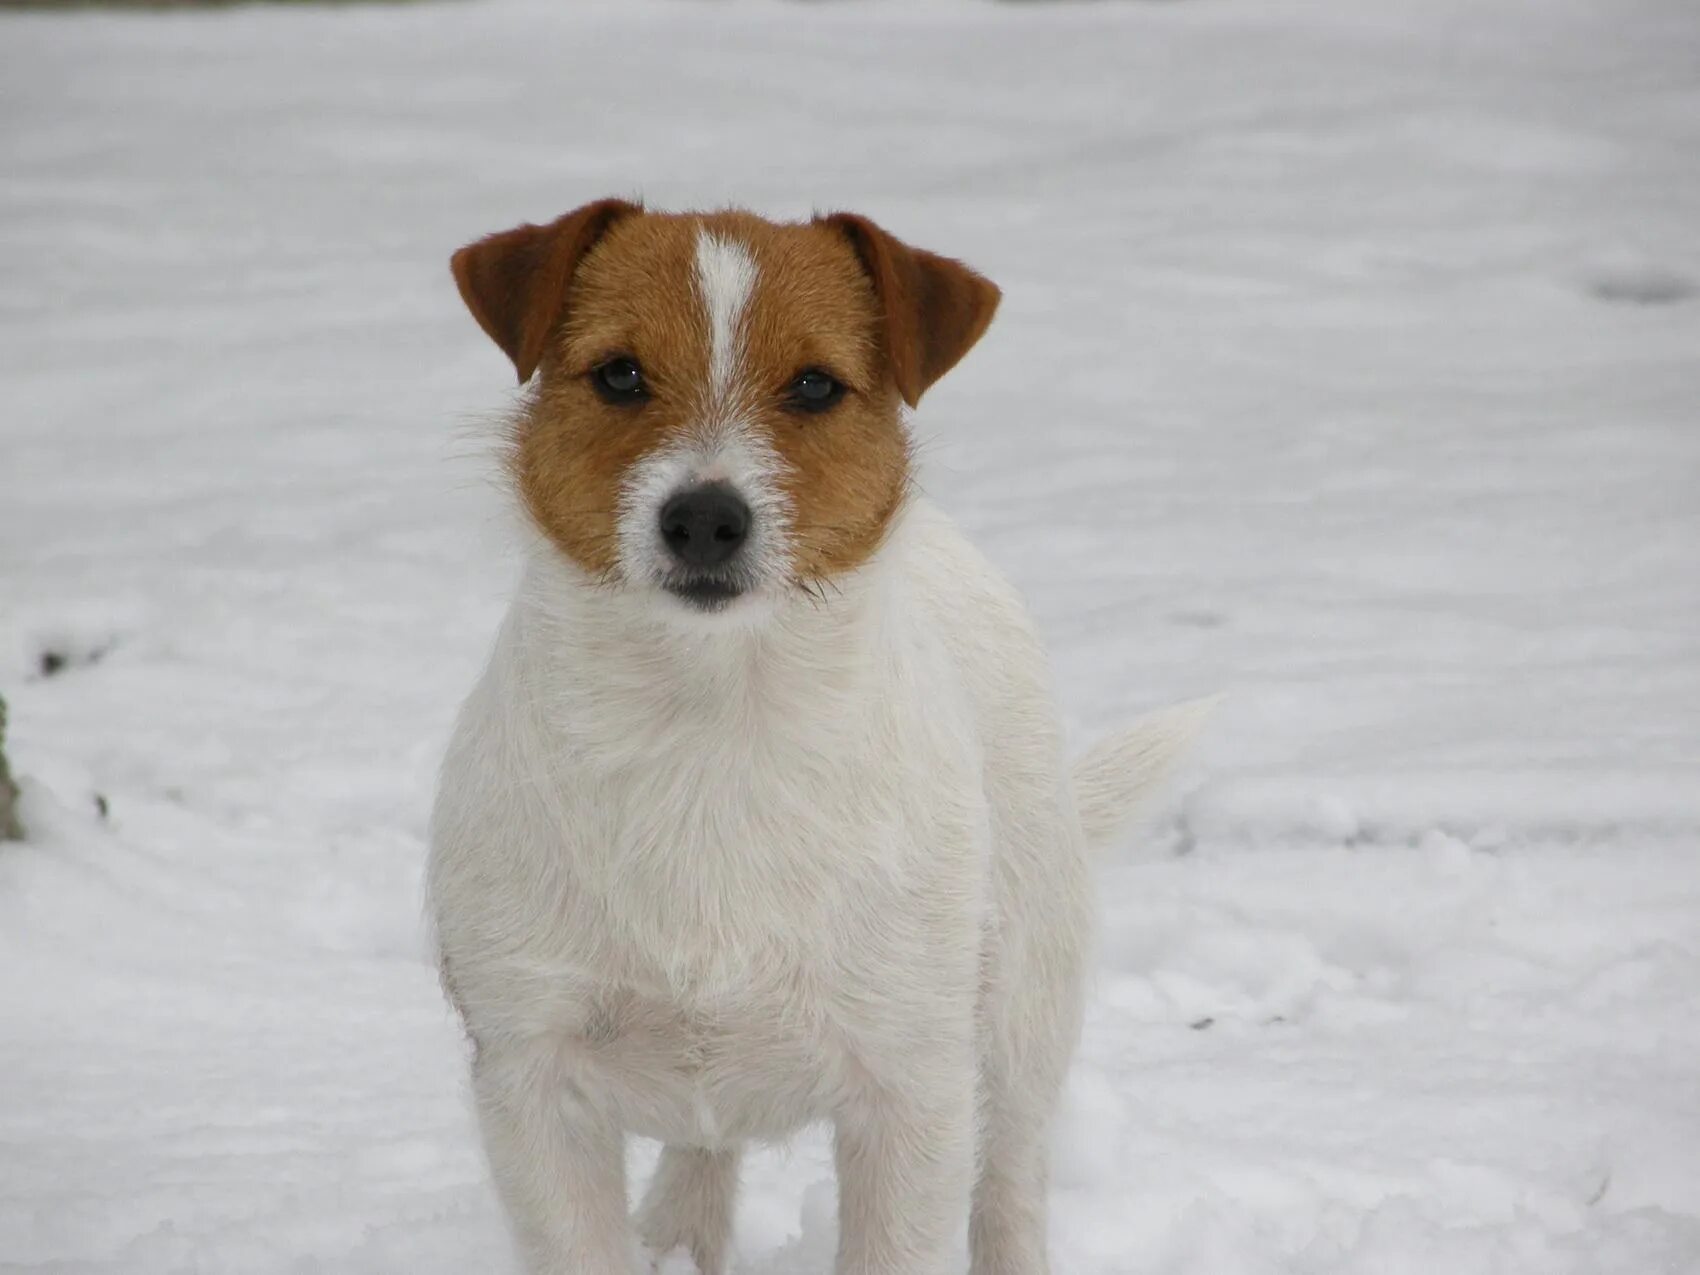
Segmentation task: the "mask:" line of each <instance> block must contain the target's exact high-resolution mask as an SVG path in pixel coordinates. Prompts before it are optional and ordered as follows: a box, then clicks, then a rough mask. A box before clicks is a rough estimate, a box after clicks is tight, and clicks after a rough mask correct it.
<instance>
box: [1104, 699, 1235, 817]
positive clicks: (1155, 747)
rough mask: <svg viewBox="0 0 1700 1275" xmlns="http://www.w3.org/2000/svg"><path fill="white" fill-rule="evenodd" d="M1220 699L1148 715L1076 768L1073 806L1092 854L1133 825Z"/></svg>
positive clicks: (1193, 701)
mask: <svg viewBox="0 0 1700 1275" xmlns="http://www.w3.org/2000/svg"><path fill="white" fill-rule="evenodd" d="M1221 698H1222V697H1221V696H1220V695H1211V696H1208V697H1206V698H1204V699H1194V700H1187V701H1186V702H1184V703H1181V704H1172V705H1170V706H1169V707H1168V708H1160V709H1158V710H1157V711H1156V712H1153V713H1147V714H1146V715H1145V716H1144V717H1141V718H1140V719H1139V720H1138V721H1136V722H1135V723H1134V724H1133V725H1132V726H1129V727H1128V728H1127V729H1126V730H1123V731H1118V732H1117V733H1116V734H1114V735H1110V736H1108V737H1107V738H1104V739H1101V740H1099V741H1098V742H1097V743H1096V744H1094V745H1093V746H1092V747H1091V748H1089V749H1087V751H1086V753H1085V755H1084V756H1082V757H1081V758H1080V759H1079V760H1078V761H1076V762H1075V763H1074V770H1073V782H1074V801H1075V805H1076V807H1077V808H1078V809H1079V811H1080V824H1081V827H1082V828H1083V829H1084V830H1085V832H1086V844H1087V845H1088V846H1089V847H1090V848H1091V849H1093V850H1101V849H1103V848H1104V847H1105V846H1107V845H1109V844H1110V843H1111V842H1112V841H1114V840H1115V838H1116V834H1117V833H1119V832H1121V831H1123V830H1124V829H1125V828H1126V827H1127V826H1128V824H1129V823H1130V822H1132V819H1133V816H1134V814H1135V812H1136V811H1138V809H1139V807H1140V806H1141V805H1143V804H1144V802H1145V801H1146V799H1147V798H1149V797H1150V796H1151V794H1152V793H1153V792H1154V791H1155V790H1156V789H1157V787H1158V786H1159V785H1160V784H1161V783H1162V782H1163V780H1164V779H1165V778H1167V777H1168V774H1169V771H1170V770H1171V769H1172V768H1173V767H1174V764H1175V761H1176V759H1177V758H1179V757H1180V755H1181V754H1182V753H1184V752H1185V751H1186V749H1187V746H1188V745H1189V744H1191V743H1192V741H1193V740H1194V739H1195V738H1196V737H1197V735H1198V732H1199V730H1200V729H1201V728H1202V727H1203V725H1204V722H1205V719H1206V718H1208V717H1209V716H1210V714H1211V712H1212V711H1213V710H1214V709H1215V707H1216V705H1217V704H1218V703H1220V702H1221Z"/></svg>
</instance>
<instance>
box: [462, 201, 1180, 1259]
mask: <svg viewBox="0 0 1700 1275" xmlns="http://www.w3.org/2000/svg"><path fill="white" fill-rule="evenodd" d="M452 267H453V274H454V278H455V281H456V283H457V284H458V286H459V289H460V293H461V296H462V298H463V300H464V301H465V303H466V305H467V308H468V309H469V310H470V311H471V312H472V315H473V317H474V318H475V319H476V320H477V322H478V324H479V325H480V327H482V329H483V330H484V332H485V333H487V334H488V335H489V337H490V338H491V339H492V340H493V341H494V342H495V343H496V344H497V345H498V346H499V347H500V348H501V349H502V351H503V352H504V353H506V354H507V356H508V357H509V358H510V359H511V360H512V361H513V364H514V367H515V369H516V371H517V372H518V375H519V380H520V382H521V384H522V385H524V384H525V383H526V382H528V381H530V382H533V384H532V388H531V389H530V391H529V393H528V395H527V396H526V397H525V398H524V401H523V406H522V407H521V408H520V410H519V411H518V413H517V419H516V421H515V424H514V428H513V435H512V446H511V452H510V457H509V465H510V469H509V472H510V474H511V478H512V483H513V487H514V490H515V492H516V494H517V496H518V499H519V503H520V504H521V505H522V506H523V508H524V510H525V512H526V514H527V515H529V518H528V523H529V526H530V527H531V528H532V529H533V530H534V532H535V535H534V536H533V537H532V538H533V541H534V543H533V544H532V545H531V547H530V549H529V551H528V553H527V557H526V561H525V565H524V569H523V573H522V579H521V583H520V584H519V587H518V591H517V596H516V597H515V599H514V601H513V604H512V607H511V608H510V610H509V612H508V614H507V617H506V620H505V621H504V623H503V624H502V627H501V630H500V633H499V635H498V637H497V638H496V643H495V651H494V654H493V655H492V657H491V659H490V662H489V665H488V667H487V668H486V670H485V672H484V674H483V676H482V678H481V680H480V681H479V682H478V683H477V685H476V687H475V688H474V690H473V691H472V692H471V695H470V696H469V698H468V699H467V701H466V703H465V706H464V708H463V709H462V711H461V714H460V717H459V720H458V723H457V725H456V727H455V730H454V734H453V737H452V741H451V743H450V745H449V749H448V753H447V757H446V759H445V761H444V763H443V767H442V772H441V779H440V784H439V789H438V796H437V801H436V805H435V809H434V812H433V818H432V834H431V852H430V864H429V872H428V890H429V897H430V904H431V911H432V914H433V921H434V925H435V932H436V940H437V946H438V950H439V955H440V959H441V970H442V978H443V984H444V988H445V990H446V992H447V994H448V996H449V998H450V1000H451V1001H452V1003H453V1004H454V1006H455V1008H456V1009H457V1010H458V1012H459V1014H460V1017H461V1020H462V1022H463V1024H464V1026H465V1028H466V1031H467V1035H468V1036H469V1038H470V1041H471V1047H470V1049H471V1054H472V1089H473V1095H474V1099H475V1103H476V1107H477V1112H478V1117H479V1125H480V1130H481V1134H482V1138H483V1142H484V1146H485V1149H486V1152H487V1155H488V1158H489V1162H490V1166H491V1170H492V1173H493V1177H494V1181H495V1186H496V1189H497V1192H498V1194H499V1196H500V1198H501V1200H502V1203H503V1205H504V1207H505V1210H506V1212H507V1214H508V1216H509V1219H510V1222H511V1225H512V1230H513V1233H514V1236H515V1240H516V1243H517V1246H518V1248H519V1250H520V1252H521V1255H522V1258H523V1261H524V1263H525V1265H526V1269H527V1270H529V1271H531V1272H535V1273H537V1275H544V1273H547V1275H569V1273H570V1275H616V1273H619V1275H626V1273H627V1272H630V1271H632V1270H634V1269H644V1267H643V1265H642V1263H643V1262H644V1261H646V1260H653V1259H654V1258H655V1257H656V1256H657V1255H665V1254H667V1253H670V1252H671V1251H673V1250H676V1249H681V1248H682V1249H683V1250H685V1251H686V1252H687V1253H688V1254H689V1256H690V1258H691V1259H692V1260H693V1261H694V1263H695V1265H696V1267H697V1269H698V1271H700V1272H701V1275H722V1273H723V1272H724V1271H725V1270H726V1268H727V1262H728V1257H729V1249H730V1241H731V1233H732V1215H733V1206H734V1197H735V1192H736V1185H737V1176H738V1165H739V1155H740V1149H741V1148H742V1147H743V1146H744V1145H745V1144H747V1143H749V1142H751V1141H752V1140H774V1139H781V1138H784V1137H786V1136H787V1135H789V1134H791V1133H792V1132H793V1131H795V1130H796V1129H798V1128H799V1127H800V1126H803V1125H805V1124H808V1123H811V1122H814V1121H823V1120H824V1121H829V1122H831V1124H832V1126H833V1129H834V1134H835V1160H836V1168H837V1175H838V1189H839V1212H838V1218H839V1241H838V1258H837V1270H838V1272H840V1275H935V1273H938V1272H943V1271H946V1270H949V1269H951V1268H952V1266H953V1264H954V1263H956V1262H958V1261H959V1260H960V1252H961V1248H960V1245H961V1232H962V1227H963V1224H964V1222H966V1223H967V1236H968V1254H969V1262H970V1267H971V1270H972V1271H973V1272H974V1275H1042V1273H1043V1272H1045V1271H1046V1270H1047V1257H1046V1236H1045V1212H1046V1161H1047V1129H1048V1125H1049V1122H1050V1117H1051V1114H1052V1111H1053V1108H1054V1107H1055V1105H1056V1103H1057V1099H1058V1095H1059V1092H1060V1089H1061V1087H1062V1084H1063V1080H1064V1075H1065V1072H1066V1070H1067V1067H1068V1064H1069V1059H1070V1056H1071V1054H1072V1052H1073V1050H1074V1046H1075V1042H1076V1038H1077V1036H1078V1033H1079V1029H1080V1022H1081V1013H1082V997H1083V990H1082V989H1083V983H1084V974H1085V969H1086V965H1087V960H1088V952H1089V950H1090V946H1091V936H1092V920H1093V904H1092V893H1091V889H1090V867H1089V848H1090V846H1091V845H1093V844H1102V843H1104V842H1106V841H1109V840H1112V839H1113V838H1114V837H1115V835H1116V834H1117V832H1118V830H1120V829H1121V828H1122V827H1123V826H1124V825H1125V824H1126V822H1127V820H1128V818H1129V816H1130V814H1131V812H1132V811H1133V809H1134V807H1135V806H1136V805H1137V804H1138V803H1139V801H1140V799H1141V797H1142V796H1143V794H1144V793H1145V792H1146V791H1147V790H1148V789H1149V788H1150V786H1151V784H1152V783H1153V782H1154V780H1155V779H1156V777H1157V776H1158V775H1160V773H1161V772H1162V770H1163V769H1164V767H1165V766H1166V764H1167V762H1168V759H1169V758H1170V757H1171V756H1173V754H1174V753H1175V751H1176V750H1177V749H1178V748H1179V747H1180V745H1181V744H1182V743H1183V742H1184V739H1185V736H1186V735H1187V734H1188V733H1189V731H1190V725H1189V722H1188V721H1187V715H1186V714H1184V713H1182V714H1178V715H1177V714H1176V713H1173V712H1171V713H1168V714H1160V715H1158V716H1156V717H1154V718H1152V719H1148V720H1146V721H1145V722H1143V723H1141V724H1138V725H1136V726H1135V727H1133V728H1132V729H1130V730H1129V731H1127V732H1125V733H1123V734H1121V735H1119V736H1115V737H1112V738H1110V739H1109V740H1107V741H1105V742H1104V743H1102V744H1100V745H1098V746H1097V747H1096V748H1095V749H1093V750H1092V751H1091V752H1089V753H1088V754H1087V755H1086V757H1085V758H1083V759H1082V760H1081V761H1080V762H1078V763H1077V764H1075V765H1074V766H1073V767H1072V768H1071V767H1070V766H1069V765H1068V764H1067V763H1066V762H1065V759H1064V749H1063V742H1062V736H1061V730H1060V726H1059V723H1058V720H1057V713H1056V709H1055V707H1054V703H1053V696H1052V692H1051V689H1050V684H1049V675H1048V672H1047V666H1046V660H1045V655H1044V651H1043V648H1042V647H1041V644H1040V641H1039V639H1038V637H1037V635H1036V633H1035V629H1034V625H1033V623H1032V621H1031V619H1030V618H1029V616H1028V614H1027V611H1026V609H1025V607H1024V605H1023V603H1022V602H1021V600H1020V598H1019V597H1018V596H1017V594H1016V593H1015V592H1014V590H1013V589H1012V588H1011V587H1010V586H1009V585H1008V584H1007V583H1006V582H1005V581H1004V579H1003V578H1002V577H1001V576H1000V575H999V574H998V572H997V571H996V570H995V569H994V568H993V567H992V566H991V565H990V564H989V563H988V562H987V561H986V560H985V559H984V558H983V557H981V556H980V554H979V553H978V552H976V551H975V550H974V548H973V547H972V546H971V545H970V544H969V542H968V541H967V540H966V538H965V537H964V536H963V534H962V533H961V532H960V531H959V530H958V529H957V528H956V526H955V525H954V524H953V523H952V522H951V521H950V520H949V519H948V518H947V517H946V516H945V515H944V514H943V513H941V512H940V511H939V510H938V509H937V508H935V507H934V506H933V505H932V504H930V503H929V502H928V501H927V500H925V499H924V498H922V497H921V496H920V495H919V494H918V493H917V491H916V487H915V481H914V475H913V451H912V446H911V441H910V435H909V432H908V428H907V424H906V409H912V408H913V407H914V406H915V405H916V403H917V402H918V401H919V399H920V398H921V396H922V394H923V393H924V392H925V391H926V389H927V388H928V387H929V386H931V385H932V384H933V383H934V382H935V381H937V380H938V379H939V378H940V377H941V376H943V375H944V374H945V373H946V372H948V371H949V370H950V369H951V368H952V367H953V366H954V365H955V364H956V363H957V361H958V360H959V359H961V358H962V357H963V355H964V354H966V353H967V352H968V350H969V348H970V347H971V346H973V345H974V343H975V342H976V341H977V340H978V339H979V338H980V336H981V334H982V333H983V332H984V331H985V330H986V327H987V325H988V324H989V323H990V322H991V319H992V315H993V312H994V311H995V310H996V308H997V305H998V301H999V291H998V289H997V287H996V286H994V285H993V284H992V283H991V282H989V281H988V280H987V279H985V278H983V277H982V276H980V275H979V274H977V273H976V272H975V271H973V270H971V269H970V268H968V267H967V266H965V265H963V264H961V263H960V262H957V261H954V260H951V259H949V258H946V257H942V256H938V255H935V254H933V253H930V252H926V251H923V250H921V249H918V248H914V247H910V246H908V245H907V244H905V243H903V242H901V241H900V240H898V239H896V238H895V237H893V236H892V235H891V234H889V233H887V232H886V231H885V230H883V229H881V228H880V227H879V226H877V225H875V224H874V223H873V222H872V221H870V220H868V219H867V218H865V217H862V216H858V215H854V214H848V213H840V214H835V215H830V216H817V217H815V218H814V219H813V220H811V221H808V222H804V223H796V224H777V223H774V222H770V221H767V220H764V219H762V218H760V217H757V216H755V215H752V214H750V213H746V212H739V211H723V212H714V213H708V214H663V213H657V212H652V211H648V210H645V209H644V208H642V207H641V206H639V205H637V204H633V203H629V202H625V201H621V200H603V201H600V202H597V203H592V204H588V205H586V206H584V207H582V208H579V209H577V210H575V211H573V212H569V213H567V214H566V215H565V216H562V217H560V218H559V219H557V220H555V221H553V222H551V223H549V224H548V225H541V226H539V225H524V226H520V227H518V228H517V229H514V230H509V231H506V232H504V233H501V234H496V235H492V236H489V237H488V238H485V239H481V240H479V241H478V242H476V243H473V244H470V245H469V246H467V247H465V248H462V249H461V250H460V251H459V252H457V253H455V254H454V257H453V262H452ZM630 1134H636V1135H641V1136H645V1137H649V1138H654V1139H658V1140H660V1142H661V1143H662V1144H664V1145H663V1150H662V1154H661V1159H660V1163H659V1167H658V1168H657V1170H656V1172H655V1175H654V1177H653V1180H652V1181H651V1182H650V1184H649V1187H648V1190H647V1194H646V1195H645V1198H644V1200H643V1202H642V1204H641V1206H640V1207H639V1208H638V1210H637V1213H636V1218H635V1226H634V1223H633V1219H631V1218H630V1217H629V1216H628V1201H627V1186H626V1176H625V1174H626V1170H625V1154H624V1151H625V1139H626V1137H627V1135H630ZM634 1239H637V1240H640V1241H641V1246H639V1245H636V1244H634ZM646 1252H647V1253H648V1254H649V1257H648V1258H645V1257H644V1254H645V1253H646Z"/></svg>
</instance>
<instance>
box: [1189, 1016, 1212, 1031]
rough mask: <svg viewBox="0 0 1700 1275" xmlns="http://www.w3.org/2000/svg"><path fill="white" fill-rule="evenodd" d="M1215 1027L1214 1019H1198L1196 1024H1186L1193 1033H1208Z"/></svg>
mask: <svg viewBox="0 0 1700 1275" xmlns="http://www.w3.org/2000/svg"><path fill="white" fill-rule="evenodd" d="M1215 1025H1216V1020H1215V1019H1214V1018H1200V1019H1199V1020H1198V1021H1196V1022H1191V1023H1188V1024H1187V1026H1188V1027H1190V1028H1192V1029H1193V1031H1195V1032H1201V1031H1208V1030H1209V1029H1210V1028H1212V1027H1214V1026H1215Z"/></svg>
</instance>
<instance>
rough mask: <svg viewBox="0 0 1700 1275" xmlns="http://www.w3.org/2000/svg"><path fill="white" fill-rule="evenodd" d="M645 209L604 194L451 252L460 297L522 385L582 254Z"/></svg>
mask: <svg viewBox="0 0 1700 1275" xmlns="http://www.w3.org/2000/svg"><path fill="white" fill-rule="evenodd" d="M642 211H643V209H642V207H641V205H638V204H632V203H627V202H626V201H625V200H623V199H599V200H597V201H596V202H595V203H593V204H586V205H585V206H584V207H582V208H575V209H574V210H573V211H572V212H570V213H567V214H566V215H565V216H562V217H557V218H556V219H555V220H554V221H552V222H550V223H549V224H548V225H547V226H532V225H525V226H516V227H515V228H514V229H512V230H504V231H502V232H501V233H500V234H496V235H489V236H487V237H485V238H483V239H480V240H479V241H478V242H477V243H470V244H467V245H466V247H464V248H462V249H461V250H460V251H459V252H457V253H455V255H454V256H453V257H452V258H450V260H449V268H450V269H451V270H453V271H454V276H455V284H456V285H457V286H458V287H459V288H460V296H461V300H463V301H465V302H466V308H467V309H468V310H471V311H472V317H473V318H475V319H477V320H478V326H479V327H481V328H483V329H484V331H485V333H486V334H488V336H489V337H490V339H491V340H492V341H494V342H495V343H496V344H497V345H499V346H501V347H502V352H503V353H504V354H506V355H507V356H508V357H509V358H510V359H512V360H513V361H514V370H515V371H516V372H518V373H519V380H520V384H521V385H523V384H525V383H526V382H527V381H529V380H530V379H531V374H532V373H533V372H535V371H536V370H537V365H538V364H539V363H540V362H542V361H543V351H544V349H545V348H546V346H547V344H548V341H549V335H550V333H552V332H553V331H554V330H555V328H556V327H557V326H558V325H559V324H560V322H561V319H562V317H563V315H562V308H563V306H564V304H565V302H566V299H567V285H568V284H569V283H571V282H572V277H573V271H574V270H576V269H577V268H578V263H579V259H580V258H581V257H583V256H584V254H585V253H587V252H589V251H590V248H591V245H592V244H594V243H595V242H596V241H597V240H598V239H600V238H601V237H602V234H603V232H604V231H606V230H607V229H608V227H609V226H611V225H613V224H614V222H615V221H616V220H617V219H618V218H620V217H624V216H626V215H628V214H630V213H635V212H642Z"/></svg>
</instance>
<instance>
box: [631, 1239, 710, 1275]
mask: <svg viewBox="0 0 1700 1275" xmlns="http://www.w3.org/2000/svg"><path fill="white" fill-rule="evenodd" d="M637 1253H638V1257H637V1264H636V1270H637V1271H638V1275H700V1273H699V1272H698V1270H697V1264H696V1262H695V1261H694V1260H693V1259H692V1257H691V1255H690V1254H689V1253H688V1252H686V1251H685V1248H684V1246H683V1245H675V1246H674V1247H673V1248H670V1249H667V1250H666V1251H665V1252H663V1251H661V1250H659V1249H654V1248H651V1247H650V1246H649V1245H648V1244H643V1243H640V1244H638V1246H637Z"/></svg>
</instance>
